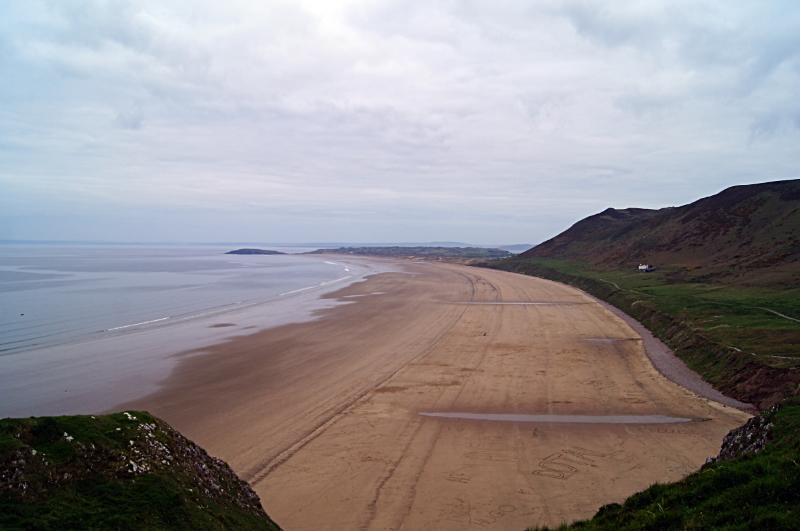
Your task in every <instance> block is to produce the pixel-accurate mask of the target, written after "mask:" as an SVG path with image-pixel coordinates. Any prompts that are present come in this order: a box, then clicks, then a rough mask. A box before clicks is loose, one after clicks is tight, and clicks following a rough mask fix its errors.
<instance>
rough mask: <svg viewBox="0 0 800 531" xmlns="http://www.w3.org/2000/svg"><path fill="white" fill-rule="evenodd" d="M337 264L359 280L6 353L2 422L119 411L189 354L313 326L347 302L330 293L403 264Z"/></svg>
mask: <svg viewBox="0 0 800 531" xmlns="http://www.w3.org/2000/svg"><path fill="white" fill-rule="evenodd" d="M310 259H313V260H320V259H321V258H317V257H311V258H310ZM329 260H330V258H329ZM335 261H336V262H339V263H341V264H342V265H343V266H347V265H348V264H349V265H350V266H351V269H352V270H353V271H352V272H353V273H354V274H353V277H352V278H350V279H346V280H345V279H339V280H338V281H333V282H324V283H322V284H321V285H314V286H310V287H308V288H304V289H301V290H298V291H297V293H287V294H284V295H280V296H277V297H275V298H274V299H270V300H266V301H263V302H258V303H255V304H250V305H246V307H243V308H239V307H232V308H231V309H230V310H228V311H225V312H220V313H213V314H212V315H198V316H194V317H191V318H189V319H186V320H184V321H182V322H177V323H175V322H172V323H170V322H154V323H152V324H151V323H143V324H144V326H142V327H138V328H131V329H126V330H120V331H119V332H117V333H113V332H112V333H108V334H107V335H105V336H103V337H95V338H84V339H80V340H72V341H68V342H65V343H61V344H57V345H52V346H48V347H43V348H39V349H34V350H29V351H24V352H20V353H15V354H11V355H7V356H3V357H1V358H0V369H2V370H0V418H5V417H28V416H45V415H66V414H95V413H101V412H103V411H109V410H111V409H115V408H117V406H119V405H121V404H123V403H127V402H130V401H132V400H136V399H138V398H142V397H144V396H147V395H149V394H151V393H153V392H156V391H157V390H158V389H159V387H160V385H161V382H162V381H163V380H164V379H165V378H168V377H169V374H171V372H172V371H173V370H175V369H176V368H177V367H178V366H179V365H180V363H181V362H182V359H183V358H184V353H186V352H187V351H190V352H193V353H195V354H196V353H198V352H203V351H204V350H205V349H207V348H211V347H213V346H214V345H219V344H222V343H225V342H227V341H230V340H231V339H232V338H237V337H246V336H247V335H250V334H252V333H253V332H254V331H259V330H263V329H266V328H271V327H276V326H282V325H285V324H288V323H303V322H309V321H313V320H314V319H316V318H317V312H318V311H320V310H324V309H326V308H330V307H333V306H337V305H341V304H343V303H344V302H346V301H336V300H331V299H329V298H326V297H325V296H326V295H327V294H329V293H332V292H335V291H337V290H339V289H341V288H342V287H344V286H347V285H350V284H353V283H358V282H362V281H363V280H364V278H365V277H367V276H369V275H372V274H375V273H378V272H381V271H392V270H395V269H396V265H395V264H390V263H388V262H385V261H380V260H366V259H361V260H347V261H345V260H335ZM234 322H235V324H234ZM31 390H35V393H34V392H31Z"/></svg>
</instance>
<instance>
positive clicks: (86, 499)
mask: <svg viewBox="0 0 800 531" xmlns="http://www.w3.org/2000/svg"><path fill="white" fill-rule="evenodd" d="M0 529H3V530H67V529H69V530H142V529H147V530H162V529H163V530H167V529H169V530H178V529H180V530H184V529H185V530H187V531H188V530H192V531H194V530H217V529H248V530H249V529H253V530H272V531H275V530H279V528H278V526H277V525H276V524H275V523H274V522H273V521H272V520H271V519H270V518H269V516H267V514H266V513H265V512H264V509H263V508H262V507H261V503H260V501H259V499H258V496H257V495H256V494H255V492H253V490H252V489H251V488H250V487H249V485H247V483H245V482H244V481H241V480H240V479H239V478H238V477H237V476H236V474H235V473H234V472H233V471H232V470H231V469H230V467H228V465H227V464H225V462H223V461H222V460H220V459H217V458H213V457H210V456H208V454H206V452H205V451H204V450H203V449H202V448H200V447H198V446H197V445H195V444H194V443H192V442H191V441H189V440H188V439H186V438H185V437H183V436H182V435H181V434H179V433H178V432H176V431H175V430H173V429H172V428H170V427H169V426H168V425H167V424H166V423H164V422H163V421H161V420H159V419H156V418H154V417H152V416H150V415H148V414H147V413H142V412H127V413H117V414H113V415H104V416H94V417H93V416H73V417H42V418H29V419H3V420H0Z"/></svg>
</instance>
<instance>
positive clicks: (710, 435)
mask: <svg viewBox="0 0 800 531" xmlns="http://www.w3.org/2000/svg"><path fill="white" fill-rule="evenodd" d="M337 261H340V262H344V263H347V262H350V263H354V264H355V263H364V262H365V260H361V259H355V258H345V257H337ZM366 261H368V260H366ZM393 267H394V268H395V269H394V271H390V272H384V273H378V274H374V275H369V276H365V277H364V278H365V280H364V281H363V282H356V283H353V284H350V285H348V286H347V287H344V288H343V289H339V290H338V291H334V292H332V293H329V294H326V295H324V297H325V299H326V300H329V301H332V302H334V301H335V302H338V304H336V305H331V306H329V307H325V308H321V309H317V310H315V311H314V320H312V321H308V322H302V323H291V324H285V325H281V326H276V327H272V328H269V329H264V330H260V331H254V333H252V334H249V335H238V336H235V337H230V338H228V339H226V340H225V341H223V342H221V343H218V344H216V345H212V346H210V347H204V348H199V349H192V350H190V351H187V352H185V353H183V355H182V357H181V358H180V359H181V361H180V362H179V363H178V364H177V366H176V367H175V368H174V369H173V370H172V372H171V374H170V375H169V377H168V378H167V379H166V380H164V381H162V382H161V383H160V385H159V388H158V389H157V390H156V391H155V392H154V393H152V394H150V395H148V396H146V397H144V398H141V399H137V400H134V401H131V402H129V403H127V404H124V405H123V406H120V407H124V408H127V409H140V410H147V411H150V412H151V413H153V414H155V415H157V416H159V417H161V418H163V419H164V420H166V421H167V422H169V423H170V424H171V425H172V426H174V427H175V428H177V429H178V430H180V431H181V432H182V433H183V434H185V435H186V436H187V437H189V438H190V439H192V440H194V441H195V442H197V443H198V444H200V445H201V446H202V447H204V448H205V449H206V450H208V452H209V453H210V454H212V455H215V456H218V457H221V458H222V459H224V460H226V461H227V462H228V463H230V464H231V466H232V467H233V468H234V470H235V471H236V472H237V473H238V474H239V475H240V476H241V477H242V478H243V479H245V480H247V481H248V482H250V483H251V485H252V486H253V488H254V489H255V490H256V492H257V493H258V494H259V495H260V497H261V499H262V503H263V505H264V507H265V509H266V510H267V512H268V513H269V514H270V515H271V516H272V517H273V518H274V519H275V521H276V522H278V524H279V525H281V526H282V527H283V528H284V529H285V530H287V531H295V530H306V529H308V530H310V529H401V528H402V529H406V530H415V529H443V530H444V529H454V530H455V529H465V528H468V527H469V528H475V529H477V528H486V529H509V530H510V529H515V530H519V529H525V528H526V527H528V526H535V525H542V524H547V525H556V524H559V523H561V522H563V521H572V520H574V519H576V518H586V517H590V516H592V515H593V514H594V513H595V512H596V511H597V509H598V508H599V507H600V506H601V505H604V504H607V503H613V502H617V503H619V502H621V501H623V500H624V499H625V498H626V497H627V496H629V495H631V494H633V493H635V492H637V491H639V490H642V489H644V488H646V487H647V486H649V485H651V484H652V483H654V482H666V481H673V480H677V479H679V478H681V477H683V476H685V475H687V474H689V473H691V472H694V471H696V470H697V469H698V468H699V467H700V466H701V465H702V464H703V463H704V462H705V459H706V458H707V457H710V456H713V455H716V454H717V452H718V451H719V446H720V443H721V440H722V437H723V436H724V435H725V434H726V433H727V432H728V431H729V430H730V429H732V428H734V427H737V426H739V425H741V424H742V423H743V422H744V421H746V420H747V418H749V415H748V414H747V413H744V412H742V411H740V410H738V409H735V408H731V407H727V406H723V405H722V404H719V403H717V402H715V401H712V400H708V399H706V398H701V397H699V396H697V395H696V394H694V393H692V392H690V391H688V390H687V389H685V388H683V387H681V386H679V385H677V384H675V383H673V382H671V381H670V380H668V379H667V378H665V377H664V376H662V375H661V374H660V373H659V372H658V371H657V370H656V369H655V368H654V367H653V365H652V363H651V362H650V360H649V359H648V357H647V355H646V353H645V350H644V347H643V343H642V340H641V337H640V336H639V334H638V333H636V332H635V331H634V330H633V329H632V328H631V327H630V326H629V325H627V324H626V323H625V322H624V321H623V320H622V319H620V318H619V317H618V316H616V315H614V313H612V312H611V311H609V310H608V309H606V308H604V307H603V306H602V305H600V304H599V303H598V302H597V301H595V300H593V299H591V298H590V297H588V296H586V295H585V294H583V293H581V292H579V291H577V290H575V289H572V288H570V287H567V286H564V285H561V284H557V283H554V282H550V281H546V280H542V279H537V278H533V277H526V276H522V275H516V274H512V273H506V272H501V271H494V270H486V269H480V268H470V267H465V266H457V265H448V264H430V263H419V262H397V263H394V264H393ZM230 317H231V316H226V319H227V320H225V321H220V322H219V323H211V324H210V325H209V326H218V327H222V328H221V329H224V326H223V325H225V326H227V325H233V326H236V325H237V323H236V321H235V319H234V320H231V319H230ZM117 409H118V408H117ZM526 415H527V416H526ZM533 416H535V417H533Z"/></svg>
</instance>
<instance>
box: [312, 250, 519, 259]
mask: <svg viewBox="0 0 800 531" xmlns="http://www.w3.org/2000/svg"><path fill="white" fill-rule="evenodd" d="M306 254H349V255H356V256H382V257H386V258H425V259H437V258H462V259H466V258H507V257H509V256H513V253H510V252H508V251H504V250H502V249H487V248H484V247H340V248H338V249H318V250H316V251H312V252H310V253H306Z"/></svg>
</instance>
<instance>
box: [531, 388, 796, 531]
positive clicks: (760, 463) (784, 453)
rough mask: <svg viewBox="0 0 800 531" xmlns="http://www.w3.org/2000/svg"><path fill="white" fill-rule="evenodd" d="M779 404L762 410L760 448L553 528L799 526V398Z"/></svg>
mask: <svg viewBox="0 0 800 531" xmlns="http://www.w3.org/2000/svg"><path fill="white" fill-rule="evenodd" d="M781 406H782V407H781V408H780V409H778V411H777V412H770V413H766V415H767V416H768V420H769V422H773V423H774V427H773V428H772V431H771V436H772V440H771V441H770V442H769V443H768V444H767V447H766V448H765V449H764V450H763V451H762V452H761V453H758V454H755V453H750V454H746V455H744V456H742V457H738V458H736V459H734V460H731V461H718V462H715V463H712V464H710V465H706V466H705V467H703V468H702V469H701V470H700V471H698V472H696V473H694V474H692V475H690V476H688V477H686V478H685V479H683V480H682V481H679V482H676V483H671V484H666V485H665V484H656V485H653V486H651V487H650V488H648V489H647V490H645V491H643V492H640V493H638V494H635V495H633V496H631V497H630V498H628V499H627V500H626V501H625V502H624V503H623V504H621V505H620V504H611V505H606V506H604V507H601V508H600V510H599V511H598V512H597V514H596V515H595V517H594V518H592V519H591V520H586V521H582V522H576V523H573V524H571V525H562V526H560V527H558V528H557V529H559V530H561V531H566V530H582V531H605V530H609V531H610V530H623V531H624V530H666V529H707V530H712V529H714V530H716V529H718V530H730V531H734V530H735V531H738V530H742V531H744V530H751V529H753V530H755V529H759V530H775V531H780V530H790V529H791V530H795V529H799V528H800V464H798V463H799V462H800V399H797V398H793V399H788V400H786V401H784V402H783V403H782V404H781ZM537 529H538V530H540V531H542V530H545V529H548V528H546V527H542V528H537Z"/></svg>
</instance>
